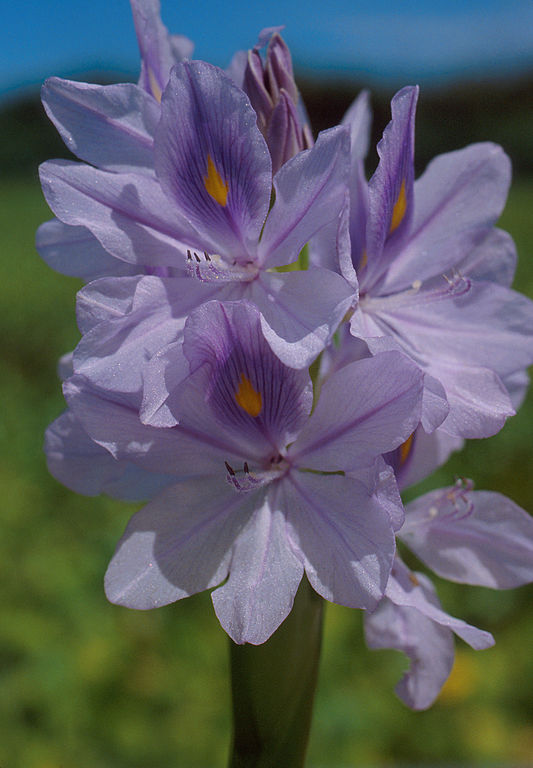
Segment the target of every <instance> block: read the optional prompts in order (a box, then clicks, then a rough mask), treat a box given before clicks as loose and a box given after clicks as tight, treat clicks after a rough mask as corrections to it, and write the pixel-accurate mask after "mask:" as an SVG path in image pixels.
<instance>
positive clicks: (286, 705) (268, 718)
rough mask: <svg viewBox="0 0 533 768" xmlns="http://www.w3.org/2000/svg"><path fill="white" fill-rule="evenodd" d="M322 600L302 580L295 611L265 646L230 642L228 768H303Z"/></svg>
mask: <svg viewBox="0 0 533 768" xmlns="http://www.w3.org/2000/svg"><path fill="white" fill-rule="evenodd" d="M322 606H323V600H322V598H320V597H319V596H318V595H317V594H316V592H314V590H313V589H312V588H311V587H310V586H309V583H308V581H307V579H306V578H305V577H304V579H303V580H302V583H301V584H300V588H299V589H298V592H297V594H296V598H295V601H294V607H293V609H292V611H291V613H290V615H289V616H288V617H287V618H286V619H285V621H284V622H283V624H282V625H281V627H280V628H279V629H278V630H277V632H275V633H274V634H273V635H272V637H271V638H270V639H269V640H267V642H266V643H263V645H248V644H247V645H236V644H235V643H233V642H231V641H230V642H231V677H232V698H233V744H232V750H231V755H230V761H229V768H274V767H275V768H281V766H283V768H302V766H303V765H304V762H305V753H306V749H307V741H308V738H309V729H310V726H311V716H312V711H313V698H314V693H315V688H316V681H317V674H318V662H319V658H320V645H321V639H322Z"/></svg>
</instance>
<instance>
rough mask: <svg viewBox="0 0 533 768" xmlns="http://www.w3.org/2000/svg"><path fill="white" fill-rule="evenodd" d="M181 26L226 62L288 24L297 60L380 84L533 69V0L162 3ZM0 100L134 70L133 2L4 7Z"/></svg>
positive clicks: (82, 0)
mask: <svg viewBox="0 0 533 768" xmlns="http://www.w3.org/2000/svg"><path fill="white" fill-rule="evenodd" d="M161 6H162V16H163V20H164V21H165V23H166V24H167V26H168V27H169V28H170V29H171V31H172V32H179V33H182V34H186V35H187V36H188V37H190V38H191V39H193V40H194V41H195V43H196V48H195V56H197V57H198V58H204V59H207V60H209V61H212V62H213V63H215V64H219V65H221V66H225V65H226V64H227V62H228V61H229V59H230V57H231V54H232V52H233V51H235V50H236V49H238V48H246V47H249V46H250V45H252V44H253V43H254V42H255V39H256V35H257V32H258V31H259V30H260V29H261V28H262V27H265V26H272V25H275V24H285V32H284V36H285V38H286V40H287V41H288V43H289V45H290V47H291V50H292V52H293V56H294V59H295V62H296V65H297V66H299V67H300V69H301V70H313V71H314V72H315V73H317V74H321V75H324V76H329V75H331V74H335V73H336V74H339V73H340V74H342V76H346V77H350V76H357V77H358V79H359V80H363V81H364V82H368V84H369V85H373V84H376V83H377V82H381V83H382V84H384V85H387V86H390V87H394V86H399V85H402V84H406V83H413V82H418V83H421V84H422V85H425V86H429V85H431V84H436V83H439V82H442V81H447V80H450V79H454V78H457V77H462V76H465V75H466V76H468V77H471V78H472V77H479V76H488V77H505V75H506V74H508V73H510V72H513V71H523V70H529V71H530V72H533V0H508V1H507V2H502V1H500V0H498V1H497V2H496V1H495V0H484V1H483V2H482V1H481V0H446V1H444V0H433V2H427V1H426V2H424V1H423V0H416V1H415V0H396V2H390V0H320V2H318V1H317V0H310V1H309V2H307V3H303V2H301V0H300V1H299V0H284V2H282V0H271V2H269V3H266V2H265V3H263V2H254V1H253V0H235V1H234V2H231V0H225V2H221V0H204V1H203V2H198V0H188V1H187V2H183V1H182V0H179V1H178V0H162V2H161ZM2 16H3V20H2V22H3V23H2V39H1V40H0V43H1V44H0V96H2V95H3V96H5V95H6V94H13V93H16V91H17V90H18V89H19V88H20V87H22V86H25V85H31V84H37V83H40V82H42V80H43V79H44V78H45V77H47V76H49V75H62V76H68V75H71V74H74V73H82V72H83V71H88V70H94V69H100V68H102V69H106V70H112V71H115V72H121V73H124V74H125V75H128V76H130V77H131V76H132V75H134V74H135V73H136V72H137V67H138V56H137V46H136V40H135V34H134V29H133V23H132V21H131V15H130V10H129V2H128V0H71V1H70V2H69V3H67V2H66V0H26V2H24V3H18V2H6V3H3V8H2Z"/></svg>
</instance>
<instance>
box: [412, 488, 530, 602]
mask: <svg viewBox="0 0 533 768" xmlns="http://www.w3.org/2000/svg"><path fill="white" fill-rule="evenodd" d="M400 537H401V539H402V540H403V541H405V543H406V544H407V546H408V547H409V548H410V549H412V550H413V552H414V553H415V554H416V555H417V557H419V558H420V559H421V560H422V561H423V562H424V563H426V564H427V565H428V566H429V567H430V568H431V569H432V570H434V571H435V573H437V574H438V575H439V576H442V577H443V578H444V579H450V580H451V581H458V582H460V583H464V584H476V585H481V586H484V587H492V588H494V589H510V588H512V587H518V586H520V585H521V584H528V583H529V582H531V581H533V518H531V516H530V515H528V514H527V512H525V511H524V510H523V509H521V508H520V507H519V506H517V505H516V504H515V503H514V502H512V501H511V499H508V498H506V497H505V496H502V495H501V494H499V493H493V492H491V491H468V490H463V489H462V488H458V487H452V488H443V489H440V490H438V491H432V492H431V493H427V494H425V495H424V496H421V497H420V498H418V499H416V500H415V501H413V502H411V503H410V504H409V505H408V506H407V510H406V523H405V527H404V528H403V529H402V531H401V533H400Z"/></svg>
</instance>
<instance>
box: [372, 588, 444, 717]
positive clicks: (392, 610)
mask: <svg viewBox="0 0 533 768" xmlns="http://www.w3.org/2000/svg"><path fill="white" fill-rule="evenodd" d="M426 597H427V599H428V600H430V601H432V602H435V604H437V605H438V600H437V597H436V595H435V594H434V590H433V588H432V587H431V586H430V585H429V584H428V585H426ZM364 622H365V639H366V642H367V645H368V647H369V648H373V649H381V648H391V649H393V650H397V651H402V652H403V653H405V654H406V656H408V658H409V659H410V661H411V665H410V667H409V669H408V670H407V671H406V672H405V673H404V675H403V677H402V679H401V680H400V682H399V683H398V685H397V686H396V689H395V690H396V694H397V695H398V696H399V697H400V699H401V700H402V701H403V702H404V703H405V704H407V706H408V707H411V708H412V709H427V708H428V707H430V706H431V705H432V704H433V702H434V701H435V699H436V698H437V696H438V695H439V693H440V690H441V688H442V686H443V685H444V683H445V682H446V680H447V678H448V676H449V674H450V672H451V670H452V666H453V659H454V643H453V633H452V632H451V630H449V629H448V628H447V627H443V626H441V625H440V624H437V623H436V622H434V621H432V620H431V619H428V618H427V617H426V616H424V615H423V614H422V613H420V611H417V610H416V608H402V607H399V606H397V605H394V603H391V601H390V600H387V598H384V599H383V600H382V601H381V602H380V603H379V605H378V607H377V608H376V610H375V611H374V612H373V613H366V614H365V616H364Z"/></svg>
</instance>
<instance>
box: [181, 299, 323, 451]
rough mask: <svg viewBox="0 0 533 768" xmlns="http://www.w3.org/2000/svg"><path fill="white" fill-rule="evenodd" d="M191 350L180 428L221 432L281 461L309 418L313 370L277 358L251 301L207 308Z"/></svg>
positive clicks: (191, 328)
mask: <svg viewBox="0 0 533 768" xmlns="http://www.w3.org/2000/svg"><path fill="white" fill-rule="evenodd" d="M183 349H184V353H185V356H186V357H187V359H188V360H189V364H190V368H191V377H190V378H189V380H187V381H186V382H185V383H184V384H183V386H182V394H181V395H180V396H179V399H178V403H179V406H178V405H176V411H178V409H179V412H176V417H177V418H178V420H179V421H180V423H181V424H183V425H190V426H194V427H195V428H196V429H205V430H207V431H211V432H212V431H213V430H215V429H220V430H222V431H223V432H224V433H225V434H227V435H232V437H233V439H234V440H235V441H237V442H238V443H239V444H240V445H242V449H243V451H244V452H246V449H247V447H248V450H249V451H250V456H253V457H255V458H256V459H257V460H259V458H260V457H263V459H265V460H267V459H268V460H270V459H271V458H272V459H274V460H277V458H278V454H279V453H280V451H282V450H283V449H284V448H285V446H286V445H287V443H289V442H291V441H292V440H294V437H295V435H296V434H297V433H298V431H299V429H300V428H301V426H302V423H303V422H304V421H305V419H306V418H307V416H308V414H309V411H310V408H311V402H312V392H311V383H310V379H309V375H308V373H307V371H297V370H294V369H292V368H288V367H287V366H285V365H283V363H282V362H281V361H280V360H279V359H278V358H277V357H276V356H275V355H274V353H273V352H272V350H271V349H270V347H269V346H268V344H267V342H266V341H265V338H264V336H263V332H262V330H261V316H260V314H259V312H258V311H257V309H256V308H255V307H254V306H253V305H251V304H249V303H248V302H228V303H226V304H221V303H219V302H214V301H213V302H209V303H207V304H204V305H203V306H202V307H200V308H199V309H197V310H196V311H195V312H193V313H191V315H190V316H189V318H188V320H187V323H186V326H185V335H184V347H183ZM195 404H196V405H195Z"/></svg>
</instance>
